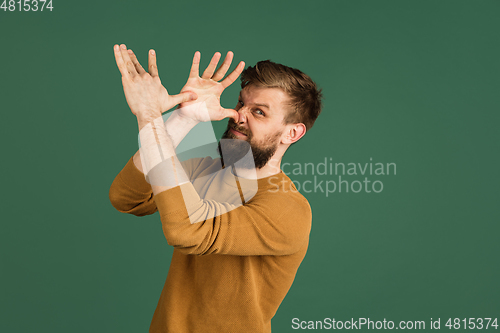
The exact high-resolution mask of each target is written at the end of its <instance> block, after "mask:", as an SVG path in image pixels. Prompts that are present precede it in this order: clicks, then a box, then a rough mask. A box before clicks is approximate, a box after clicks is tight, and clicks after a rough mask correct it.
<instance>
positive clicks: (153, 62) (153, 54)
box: [148, 50, 158, 77]
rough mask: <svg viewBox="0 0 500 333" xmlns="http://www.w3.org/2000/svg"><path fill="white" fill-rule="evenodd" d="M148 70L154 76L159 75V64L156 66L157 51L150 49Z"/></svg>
mask: <svg viewBox="0 0 500 333" xmlns="http://www.w3.org/2000/svg"><path fill="white" fill-rule="evenodd" d="M148 64H149V65H148V72H149V75H151V76H152V77H155V76H158V66H156V52H155V50H149V53H148Z"/></svg>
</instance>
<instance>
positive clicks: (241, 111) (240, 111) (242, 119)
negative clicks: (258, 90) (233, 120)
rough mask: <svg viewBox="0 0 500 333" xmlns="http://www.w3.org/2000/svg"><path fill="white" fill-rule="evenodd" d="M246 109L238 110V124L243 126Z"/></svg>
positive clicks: (245, 119)
mask: <svg viewBox="0 0 500 333" xmlns="http://www.w3.org/2000/svg"><path fill="white" fill-rule="evenodd" d="M247 112H248V110H247V108H245V107H243V108H240V109H239V110H238V113H239V115H240V116H239V118H238V124H244V123H246V122H247Z"/></svg>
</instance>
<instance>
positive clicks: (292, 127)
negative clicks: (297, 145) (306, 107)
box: [281, 123, 306, 144]
mask: <svg viewBox="0 0 500 333" xmlns="http://www.w3.org/2000/svg"><path fill="white" fill-rule="evenodd" d="M304 134H306V125H304V124H302V123H297V124H289V125H286V126H285V130H284V131H283V135H282V137H281V143H284V144H292V143H294V142H297V141H299V139H300V138H301V137H303V136H304Z"/></svg>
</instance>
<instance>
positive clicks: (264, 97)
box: [240, 85, 290, 111]
mask: <svg viewBox="0 0 500 333" xmlns="http://www.w3.org/2000/svg"><path fill="white" fill-rule="evenodd" d="M240 96H241V97H242V98H245V99H247V101H246V103H252V104H258V105H260V106H267V107H268V108H270V109H275V111H278V109H280V110H281V109H284V108H285V107H286V106H288V104H289V100H290V97H289V96H288V94H287V93H286V92H285V91H284V90H283V89H280V88H267V87H257V86H253V85H251V86H246V87H245V88H243V89H241V91H240Z"/></svg>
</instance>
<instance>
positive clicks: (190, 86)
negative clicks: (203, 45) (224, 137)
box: [177, 51, 245, 122]
mask: <svg viewBox="0 0 500 333" xmlns="http://www.w3.org/2000/svg"><path fill="white" fill-rule="evenodd" d="M200 57H201V54H200V52H198V51H197V52H196V53H195V54H194V57H193V64H192V66H191V72H190V73H189V78H188V80H187V83H186V85H185V86H184V87H183V88H182V90H181V94H182V93H184V92H194V93H196V95H197V96H198V99H197V100H196V101H191V102H184V103H181V105H180V109H178V110H177V111H179V112H180V115H181V116H182V117H187V118H190V119H192V120H195V121H210V120H222V119H224V118H227V117H230V118H233V119H234V120H235V121H236V122H237V121H238V118H239V114H238V112H237V111H235V110H233V109H225V108H223V107H222V106H221V105H220V96H221V94H222V92H223V91H224V89H226V88H227V87H229V86H230V85H231V84H232V83H233V82H234V81H235V80H236V79H237V78H238V76H240V74H241V72H242V71H243V69H244V67H245V63H244V62H243V61H241V62H240V63H239V64H238V66H237V67H236V68H235V69H234V70H233V71H232V72H231V74H229V75H228V76H227V77H226V78H225V79H224V80H222V79H223V78H224V75H226V72H227V71H228V69H229V67H230V66H231V62H232V61H233V52H231V51H229V52H228V53H227V55H226V58H225V59H224V62H223V63H222V65H221V66H220V67H219V69H218V70H217V71H215V68H216V67H217V63H218V62H219V59H220V57H221V54H220V53H219V52H216V53H215V54H214V56H213V57H212V60H211V61H210V64H209V65H208V67H207V69H205V71H204V72H203V75H202V76H201V77H200V74H199V67H200ZM214 72H215V73H214ZM220 80H222V81H221V82H219V81H220ZM198 103H205V106H206V110H205V109H204V108H198V107H197V106H199V105H200V104H198ZM191 105H192V107H189V106H191ZM207 111H208V114H207Z"/></svg>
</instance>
